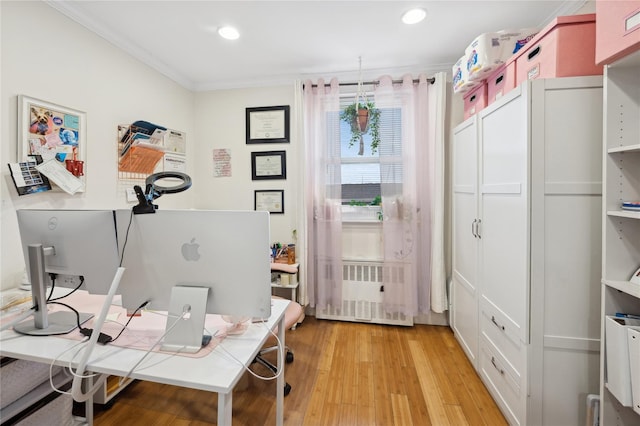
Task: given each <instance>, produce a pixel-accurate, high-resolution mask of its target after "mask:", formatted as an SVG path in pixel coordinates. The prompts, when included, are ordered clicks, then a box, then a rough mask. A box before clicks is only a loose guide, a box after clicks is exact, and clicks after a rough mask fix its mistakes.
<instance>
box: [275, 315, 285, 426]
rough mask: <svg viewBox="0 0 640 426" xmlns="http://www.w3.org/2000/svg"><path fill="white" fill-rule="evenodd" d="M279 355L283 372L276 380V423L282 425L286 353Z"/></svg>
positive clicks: (281, 335) (280, 331)
mask: <svg viewBox="0 0 640 426" xmlns="http://www.w3.org/2000/svg"><path fill="white" fill-rule="evenodd" d="M284 332H285V329H284V315H283V316H282V318H281V319H280V322H279V323H278V339H280V342H281V343H282V349H283V350H284V347H285V342H284ZM281 355H282V356H279V357H278V368H279V369H282V373H281V374H280V376H278V379H277V380H276V382H277V383H276V425H277V426H282V425H283V423H284V384H285V380H284V365H285V363H284V362H283V361H284V354H281Z"/></svg>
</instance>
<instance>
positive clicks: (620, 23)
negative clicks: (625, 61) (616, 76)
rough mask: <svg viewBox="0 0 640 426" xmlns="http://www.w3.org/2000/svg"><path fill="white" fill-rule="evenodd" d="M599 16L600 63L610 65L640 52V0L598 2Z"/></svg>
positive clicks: (598, 60)
mask: <svg viewBox="0 0 640 426" xmlns="http://www.w3.org/2000/svg"><path fill="white" fill-rule="evenodd" d="M596 16H597V17H598V19H597V20H596V63H598V64H610V63H612V62H614V61H616V60H618V59H620V58H622V57H623V56H626V55H627V54H629V53H632V52H634V51H635V50H638V49H640V0H630V1H611V0H606V1H605V0H597V1H596Z"/></svg>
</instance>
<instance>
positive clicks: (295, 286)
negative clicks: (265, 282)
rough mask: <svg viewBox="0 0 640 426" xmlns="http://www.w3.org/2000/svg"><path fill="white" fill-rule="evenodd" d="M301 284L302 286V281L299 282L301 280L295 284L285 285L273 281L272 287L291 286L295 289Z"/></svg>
mask: <svg viewBox="0 0 640 426" xmlns="http://www.w3.org/2000/svg"><path fill="white" fill-rule="evenodd" d="M299 286H300V283H299V282H297V283H295V284H285V285H283V284H276V283H274V282H272V283H271V288H290V289H292V290H293V289H296V288H298V287H299Z"/></svg>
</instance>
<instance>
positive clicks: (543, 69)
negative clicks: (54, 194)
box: [516, 13, 602, 86]
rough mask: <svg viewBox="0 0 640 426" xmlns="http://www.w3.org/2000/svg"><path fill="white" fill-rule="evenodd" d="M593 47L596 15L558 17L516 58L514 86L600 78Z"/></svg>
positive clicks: (600, 68) (600, 72)
mask: <svg viewBox="0 0 640 426" xmlns="http://www.w3.org/2000/svg"><path fill="white" fill-rule="evenodd" d="M595 46H596V15H595V14H593V13H592V14H588V15H571V16H559V17H557V18H556V19H554V20H553V21H552V22H551V23H550V24H549V25H547V26H546V27H545V28H544V29H543V30H542V31H540V32H539V33H538V35H536V36H535V37H534V38H533V39H532V40H531V41H530V42H529V43H527V45H526V46H525V48H524V49H522V52H519V53H518V54H517V55H516V86H517V85H519V84H520V83H522V82H523V81H526V80H531V79H534V78H554V77H572V76H582V75H602V66H598V65H596V61H595Z"/></svg>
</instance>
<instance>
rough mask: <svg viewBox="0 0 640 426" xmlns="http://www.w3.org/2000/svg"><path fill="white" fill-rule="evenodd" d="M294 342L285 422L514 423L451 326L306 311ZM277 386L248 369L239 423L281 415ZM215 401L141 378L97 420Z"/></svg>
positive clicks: (168, 414) (173, 417)
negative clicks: (362, 320) (323, 316)
mask: <svg viewBox="0 0 640 426" xmlns="http://www.w3.org/2000/svg"><path fill="white" fill-rule="evenodd" d="M287 344H288V345H289V346H291V347H292V348H293V350H294V351H295V360H294V362H293V363H292V364H287V369H286V380H287V382H289V383H290V384H291V386H292V391H291V393H290V394H289V396H287V397H285V404H284V408H285V419H284V420H285V424H286V425H295V426H297V425H309V426H315V425H346V426H352V425H353V426H357V425H366V426H375V425H379V426H391V425H416V426H417V425H420V426H428V425H455V426H460V425H488V426H489V425H490V426H499V425H506V424H507V422H506V421H505V419H504V417H503V416H502V414H501V413H500V411H499V410H498V408H497V406H496V404H495V403H494V401H493V400H492V399H491V397H490V396H489V393H488V391H487V390H486V388H485V387H484V385H483V384H482V383H481V381H480V378H479V377H478V375H477V374H476V372H475V371H474V369H473V367H472V366H471V364H470V363H469V361H468V360H467V358H466V357H465V355H464V353H463V352H462V349H461V348H460V347H459V345H458V343H457V342H456V340H455V338H454V336H453V333H452V332H451V330H450V329H449V328H448V327H439V326H426V325H416V326H414V327H394V326H383V325H372V324H359V323H347V322H337V321H326V320H316V319H315V318H314V317H307V318H306V319H305V320H304V323H303V324H301V325H300V326H298V328H297V329H296V330H290V331H288V332H287ZM273 355H274V357H273V359H274V360H275V354H273ZM253 368H254V369H255V371H257V372H259V373H261V374H263V375H266V374H267V372H266V371H265V370H263V367H261V366H259V365H257V364H254V366H253ZM241 383H242V382H241ZM274 394H275V381H272V382H264V381H261V380H258V379H256V378H254V377H252V376H249V375H247V378H246V380H244V386H242V385H241V386H240V389H236V390H235V391H234V394H233V424H234V425H246V426H257V425H273V424H275V405H276V404H275V396H274ZM216 405H217V395H216V394H213V393H209V392H204V391H196V390H190V389H183V388H178V387H175V386H168V385H160V384H155V383H150V382H136V383H134V384H133V385H131V386H129V387H128V388H127V389H126V390H125V391H124V392H123V393H121V394H120V395H119V396H118V397H117V398H116V401H115V403H114V404H113V406H112V407H110V408H108V409H104V410H100V409H98V410H97V413H96V417H95V424H96V425H97V426H111V425H113V426H123V425H129V424H153V425H170V426H186V425H189V426H199V425H213V424H215V422H216V415H217V412H216ZM132 422H133V423H132Z"/></svg>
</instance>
